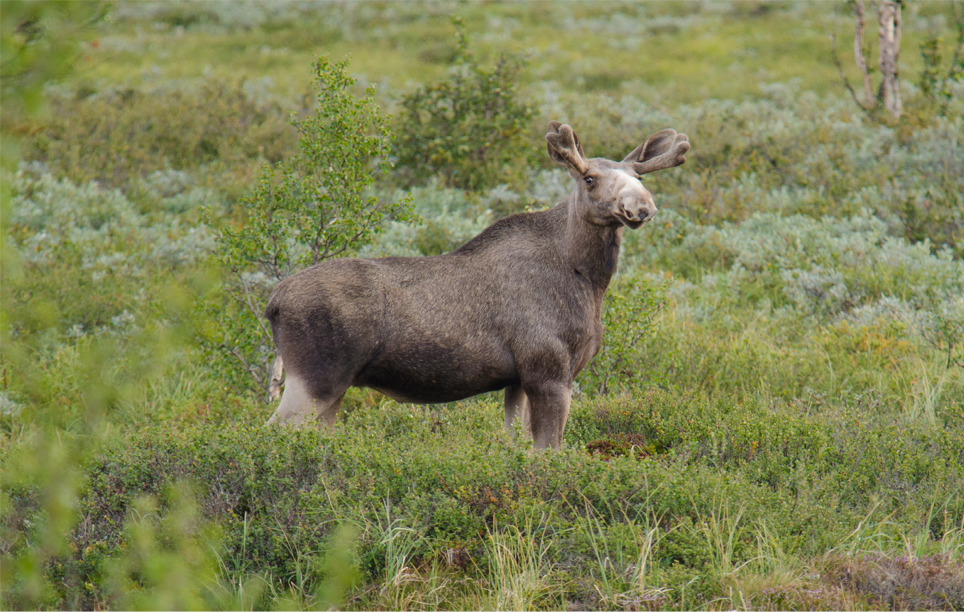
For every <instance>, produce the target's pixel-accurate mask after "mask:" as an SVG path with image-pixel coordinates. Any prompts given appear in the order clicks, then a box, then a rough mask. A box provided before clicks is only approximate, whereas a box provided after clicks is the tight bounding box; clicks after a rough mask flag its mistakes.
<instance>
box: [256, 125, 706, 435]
mask: <svg viewBox="0 0 964 612" xmlns="http://www.w3.org/2000/svg"><path fill="white" fill-rule="evenodd" d="M547 131H548V133H547V134H546V142H547V145H548V149H549V156H550V157H551V158H552V159H553V160H554V161H555V162H557V163H559V164H561V165H563V166H565V167H566V168H567V169H568V170H569V174H570V175H571V176H572V178H573V181H574V186H573V189H572V193H570V194H569V196H568V197H567V198H566V199H564V200H563V201H562V202H560V203H559V204H557V205H556V206H554V207H553V208H550V209H548V210H543V211H539V212H531V213H521V214H516V215H512V216H510V217H507V218H505V219H501V220H499V221H496V222H495V223H493V224H492V225H490V226H489V227H488V228H486V229H485V230H484V231H483V232H482V233H480V234H479V235H478V236H476V237H475V238H473V239H472V240H470V241H469V242H467V243H465V244H464V245H462V246H461V247H459V248H458V249H456V250H454V251H452V252H451V253H446V254H444V255H436V256H432V257H385V258H379V259H359V258H343V259H334V260H329V261H325V262H322V263H320V264H317V265H315V266H312V267H310V268H307V269H305V270H302V271H301V272H299V273H297V274H295V275H293V276H291V277H289V278H287V279H285V280H283V281H282V282H280V283H279V284H278V285H277V287H276V288H275V289H274V291H273V292H272V294H271V297H270V299H269V302H268V307H267V310H266V311H265V316H266V317H267V318H268V320H269V321H270V323H271V331H272V334H273V335H274V342H275V346H276V347H277V349H278V358H277V359H276V360H275V364H274V375H273V379H272V389H271V393H272V396H273V397H275V398H277V397H278V396H279V395H280V396H281V403H280V405H279V406H278V408H277V410H276V411H275V413H274V414H273V415H272V416H271V419H270V420H269V421H268V423H286V424H299V423H306V422H315V421H319V422H321V423H327V424H331V423H333V422H334V420H335V416H336V414H337V412H338V408H339V406H340V405H341V401H342V398H343V397H344V395H345V391H346V390H347V389H348V388H349V387H352V386H354V387H369V388H372V389H375V390H378V391H380V392H382V393H384V394H386V395H388V396H390V397H392V398H395V399H397V400H399V401H404V402H414V403H439V402H451V401H456V400H460V399H464V398H467V397H471V396H473V395H477V394H479V393H485V392H489V391H496V390H499V389H504V390H505V427H506V429H508V430H509V431H510V432H512V431H513V429H514V428H515V426H516V421H517V420H522V421H523V422H524V423H527V424H528V427H529V430H530V431H531V434H532V438H533V441H534V444H535V447H536V448H538V449H544V448H546V447H550V446H551V447H558V446H559V445H560V444H562V434H563V431H564V429H565V426H566V421H567V420H568V418H569V404H570V401H571V395H572V383H573V379H575V377H576V375H577V374H578V373H579V371H580V370H582V368H584V367H585V366H586V364H587V363H588V362H589V360H590V359H592V358H593V356H595V354H596V353H597V352H598V351H599V347H600V346H601V344H602V336H603V326H602V321H601V313H602V303H603V297H604V296H605V294H606V289H607V288H608V286H609V282H610V280H611V279H612V277H613V274H614V273H615V272H616V264H617V261H618V258H619V247H620V242H621V240H622V234H623V231H624V229H625V228H626V227H628V228H630V229H637V228H639V227H641V226H642V225H643V224H644V223H646V222H647V221H649V220H650V219H652V218H653V216H655V215H656V206H655V204H654V202H653V196H652V194H651V193H650V192H649V191H648V190H647V189H646V188H645V187H644V186H643V185H642V183H641V182H640V180H639V179H640V177H641V176H642V175H644V174H647V173H650V172H654V171H656V170H663V169H666V168H672V167H674V166H679V165H680V164H682V163H684V162H685V161H686V157H685V153H686V152H687V151H688V150H689V148H690V145H689V142H688V140H687V138H686V135H685V134H677V133H676V131H675V130H671V129H665V130H662V131H659V132H656V133H655V134H653V135H652V136H650V137H649V138H647V139H646V141H645V142H644V143H643V144H641V145H639V146H638V147H637V148H636V149H634V150H633V151H632V152H631V153H630V154H629V155H627V156H626V157H625V158H624V159H623V160H622V161H611V160H608V159H603V158H591V159H590V158H587V157H586V156H585V154H584V153H583V150H582V145H580V143H579V138H578V137H577V136H576V134H575V133H574V132H573V130H572V128H571V127H570V126H568V125H565V124H561V123H559V122H558V121H551V122H550V123H549V126H548V128H547ZM282 372H284V393H283V394H281V381H282Z"/></svg>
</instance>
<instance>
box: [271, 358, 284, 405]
mask: <svg viewBox="0 0 964 612" xmlns="http://www.w3.org/2000/svg"><path fill="white" fill-rule="evenodd" d="M284 367H285V366H284V361H282V360H281V355H278V356H277V357H275V360H274V365H272V366H271V382H270V383H269V384H268V401H273V402H276V401H278V399H279V398H280V397H281V385H282V383H284V379H285V377H284V376H285V375H284Z"/></svg>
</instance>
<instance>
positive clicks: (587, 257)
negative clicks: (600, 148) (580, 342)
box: [563, 192, 623, 299]
mask: <svg viewBox="0 0 964 612" xmlns="http://www.w3.org/2000/svg"><path fill="white" fill-rule="evenodd" d="M577 197H578V195H577V193H575V192H574V193H572V194H570V196H569V198H568V199H567V200H566V201H565V203H564V205H565V208H566V209H567V214H566V227H565V231H564V245H565V247H564V249H563V252H564V253H565V255H564V256H565V257H566V260H567V261H568V263H569V265H570V266H572V268H573V271H574V272H576V273H578V274H581V275H582V276H584V277H585V278H586V279H587V280H589V282H591V283H592V286H593V288H594V289H595V291H596V294H597V297H598V298H599V299H602V296H603V294H604V293H605V292H606V288H607V287H609V281H611V280H612V278H613V274H615V273H616V264H617V262H618V260H619V245H620V244H621V243H622V238H623V226H622V225H596V224H595V223H590V222H589V221H588V220H587V219H586V218H585V216H584V215H582V214H580V212H579V209H580V207H579V206H577V205H576V198H577Z"/></svg>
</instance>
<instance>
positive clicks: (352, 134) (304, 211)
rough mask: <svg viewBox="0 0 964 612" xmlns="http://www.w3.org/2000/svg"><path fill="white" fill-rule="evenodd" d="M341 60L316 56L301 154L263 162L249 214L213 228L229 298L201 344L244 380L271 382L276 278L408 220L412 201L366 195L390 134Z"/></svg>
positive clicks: (259, 384) (298, 122) (257, 385)
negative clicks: (270, 318)
mask: <svg viewBox="0 0 964 612" xmlns="http://www.w3.org/2000/svg"><path fill="white" fill-rule="evenodd" d="M347 65H348V62H347V60H346V61H342V62H335V63H332V62H330V61H329V60H328V59H327V58H319V59H318V60H317V61H316V62H315V65H314V74H315V84H316V88H317V90H318V107H317V109H316V110H315V111H314V113H313V114H311V115H309V116H308V117H306V118H304V119H293V120H292V123H293V125H294V126H295V128H296V129H297V131H298V137H299V140H298V145H299V152H298V154H297V155H295V156H293V157H291V158H288V159H285V160H283V161H281V162H279V163H278V164H277V165H275V166H269V165H266V166H265V167H264V168H263V169H262V173H261V176H260V178H259V179H258V183H257V185H256V186H255V188H254V190H253V192H252V193H251V194H250V195H248V196H247V197H245V198H244V199H243V200H242V202H241V204H242V207H243V211H244V213H246V215H245V218H244V219H242V220H240V221H238V222H234V221H229V222H227V223H223V224H221V227H220V228H219V230H218V234H217V243H218V246H217V250H216V254H217V258H218V261H219V263H220V264H221V265H222V266H223V269H224V274H225V282H224V285H223V291H224V294H223V295H224V296H225V297H227V298H228V300H227V302H226V303H225V302H222V303H221V304H220V308H221V312H220V313H218V314H217V327H216V329H215V330H213V333H209V334H205V335H204V336H203V337H202V342H204V344H205V346H206V347H207V349H208V351H209V354H210V355H211V356H212V358H214V359H216V360H217V363H218V364H220V366H221V369H222V370H224V373H226V374H227V373H230V374H227V375H228V377H229V379H230V380H231V381H232V382H233V383H235V384H236V385H239V386H240V387H244V386H248V387H249V388H254V389H259V390H263V389H266V388H267V382H268V377H267V367H269V366H270V361H271V359H270V355H271V353H272V352H273V350H272V348H271V339H270V331H269V330H268V325H267V322H266V321H265V320H264V317H263V312H264V307H265V305H266V304H267V298H268V295H269V292H270V290H271V288H272V287H273V285H274V284H275V283H276V282H277V281H280V280H281V279H283V278H285V277H287V276H290V275H291V274H293V273H294V272H295V271H297V270H298V269H299V268H303V267H306V266H310V265H314V264H317V263H319V262H321V261H324V260H327V259H330V258H333V257H339V256H343V255H349V254H352V253H353V252H355V250H356V249H358V248H359V247H360V246H361V245H363V244H365V243H366V242H367V241H368V240H369V239H370V238H371V236H372V235H374V234H375V233H377V232H379V231H380V230H381V229H382V225H381V224H382V222H383V221H384V220H388V219H392V218H396V219H398V220H400V221H405V220H409V219H410V216H409V213H410V205H409V202H410V199H406V198H403V199H399V200H390V199H386V198H379V197H377V196H375V195H373V194H372V191H371V187H372V185H373V183H374V176H373V175H374V174H375V173H376V172H386V171H387V170H388V169H389V168H390V167H391V163H390V161H389V160H388V152H389V147H390V146H391V141H392V135H391V131H390V129H389V127H388V123H387V121H386V120H385V119H384V118H382V117H381V115H380V114H379V111H378V108H377V106H375V103H374V99H373V98H374V90H373V88H371V87H370V88H369V89H368V90H367V93H366V97H365V98H363V99H360V100H359V99H356V98H355V97H354V96H353V95H352V94H351V92H350V91H349V87H351V85H352V84H354V82H355V80H354V79H353V78H351V77H350V76H349V75H348V73H347V72H346V69H347ZM209 304H217V301H216V300H212V301H211V302H210V303H209ZM205 306H207V305H205ZM212 314H213V313H212Z"/></svg>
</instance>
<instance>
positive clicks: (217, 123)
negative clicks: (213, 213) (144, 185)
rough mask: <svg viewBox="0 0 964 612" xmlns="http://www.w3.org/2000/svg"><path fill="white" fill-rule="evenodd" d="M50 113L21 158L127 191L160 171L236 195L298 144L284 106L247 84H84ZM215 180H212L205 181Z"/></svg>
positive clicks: (54, 103) (54, 99)
mask: <svg viewBox="0 0 964 612" xmlns="http://www.w3.org/2000/svg"><path fill="white" fill-rule="evenodd" d="M49 104H50V115H49V118H48V119H46V120H45V121H43V122H42V123H40V124H38V125H36V126H33V127H31V128H30V130H31V131H32V132H33V134H32V137H31V138H30V139H29V140H28V141H27V142H26V144H27V146H26V147H25V150H24V158H25V159H26V160H29V161H36V162H41V163H43V164H45V167H46V169H47V171H49V172H50V173H52V174H53V175H55V176H57V177H63V178H67V179H70V180H71V181H72V182H74V183H77V184H86V183H88V182H90V181H97V182H99V183H100V184H101V185H102V186H104V187H115V188H120V189H122V190H124V191H128V190H130V189H132V188H134V187H135V186H136V184H137V182H138V181H139V180H141V179H146V178H148V177H149V176H151V175H152V173H155V172H169V171H172V170H173V171H182V172H187V173H189V174H190V175H191V176H193V177H195V180H196V181H199V182H200V181H201V180H202V179H203V180H211V181H213V184H212V185H210V186H213V187H218V188H222V189H224V190H225V191H227V192H228V193H230V194H233V195H234V197H237V196H238V195H240V191H238V187H237V186H235V185H233V184H232V183H236V182H237V181H238V179H239V178H241V179H242V183H243V184H244V185H243V186H242V189H243V188H244V187H246V186H247V184H248V183H249V182H250V180H251V176H250V175H251V174H252V172H253V170H254V169H255V168H257V167H258V166H259V165H260V164H261V163H263V162H264V161H265V160H268V161H277V160H279V159H281V157H282V156H284V155H285V154H287V153H288V152H289V151H291V150H292V149H293V148H294V144H295V138H294V132H293V131H292V130H291V128H290V127H289V126H288V125H287V123H286V121H285V119H286V116H287V109H286V108H284V106H282V105H281V104H280V103H278V102H277V101H271V99H270V98H268V99H267V100H264V101H259V100H258V99H257V98H255V97H254V96H252V95H250V94H249V92H248V91H247V88H246V87H245V86H244V83H228V82H225V81H219V80H215V79H206V78H204V79H199V80H195V81H184V82H162V83H159V84H155V85H146V86H143V87H140V88H133V87H108V88H104V89H102V90H100V91H92V90H90V89H83V88H80V89H78V90H76V91H63V92H61V93H59V95H55V96H51V98H50V101H49ZM205 177H210V178H205Z"/></svg>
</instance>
